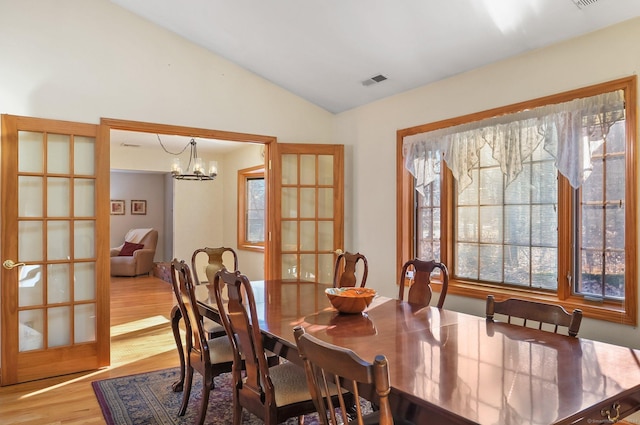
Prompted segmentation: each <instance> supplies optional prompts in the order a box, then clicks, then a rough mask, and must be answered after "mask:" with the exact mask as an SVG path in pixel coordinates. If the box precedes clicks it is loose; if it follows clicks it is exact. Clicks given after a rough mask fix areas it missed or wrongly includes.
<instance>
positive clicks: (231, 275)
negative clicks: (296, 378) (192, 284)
mask: <svg viewBox="0 0 640 425" xmlns="http://www.w3.org/2000/svg"><path fill="white" fill-rule="evenodd" d="M213 287H214V293H215V298H216V305H217V307H218V312H219V313H220V319H221V321H222V325H223V326H224V328H225V331H226V332H227V335H228V336H229V340H230V341H231V346H232V348H233V352H234V361H233V371H232V373H233V380H234V385H236V386H237V387H238V397H239V402H240V405H242V406H245V407H247V408H249V407H251V406H253V408H255V407H257V406H273V407H274V408H275V407H276V402H275V391H274V387H273V383H272V382H271V378H270V376H269V365H268V362H267V357H266V355H265V351H264V346H263V345H262V335H261V333H260V326H259V324H258V323H259V320H258V314H257V312H256V302H255V297H254V295H253V289H252V287H251V283H250V282H249V279H248V278H247V277H246V276H245V275H243V274H241V273H240V272H239V271H238V270H236V271H235V272H230V271H228V270H227V269H224V268H223V269H222V270H220V271H218V273H216V276H215V278H214V280H213ZM225 289H226V291H225ZM223 294H226V296H227V298H228V301H226V302H225V300H224V298H223ZM241 358H242V359H244V372H243V370H242V367H241V364H242V362H241Z"/></svg>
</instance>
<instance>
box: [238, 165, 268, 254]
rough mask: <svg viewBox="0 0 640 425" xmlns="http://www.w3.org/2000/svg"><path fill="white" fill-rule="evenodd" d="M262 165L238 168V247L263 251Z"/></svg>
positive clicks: (263, 200)
mask: <svg viewBox="0 0 640 425" xmlns="http://www.w3.org/2000/svg"><path fill="white" fill-rule="evenodd" d="M264 235H265V181H264V166H262V165H260V166H256V167H252V168H246V169H243V170H238V248H239V249H246V250H253V251H264Z"/></svg>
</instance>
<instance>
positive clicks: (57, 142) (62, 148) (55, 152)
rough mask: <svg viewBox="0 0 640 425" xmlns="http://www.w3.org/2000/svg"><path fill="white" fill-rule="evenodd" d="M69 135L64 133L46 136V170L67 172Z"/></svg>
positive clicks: (58, 172)
mask: <svg viewBox="0 0 640 425" xmlns="http://www.w3.org/2000/svg"><path fill="white" fill-rule="evenodd" d="M70 145H71V137H70V136H69V135H66V134H49V135H48V136H47V172H49V173H54V174H55V173H57V174H69V173H70V171H71V170H70V169H69V147H70Z"/></svg>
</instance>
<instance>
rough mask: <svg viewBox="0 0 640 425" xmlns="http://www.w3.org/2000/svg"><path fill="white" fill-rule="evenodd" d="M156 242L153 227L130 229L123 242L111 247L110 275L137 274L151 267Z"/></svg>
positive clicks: (155, 233) (155, 231) (144, 272)
mask: <svg viewBox="0 0 640 425" xmlns="http://www.w3.org/2000/svg"><path fill="white" fill-rule="evenodd" d="M157 243H158V231H157V230H155V229H131V230H129V231H128V232H127V234H126V235H125V237H124V243H123V244H122V245H120V246H117V247H115V248H111V251H110V255H111V276H138V275H141V274H148V273H149V272H150V271H151V269H152V268H153V257H154V256H155V253H156V245H157Z"/></svg>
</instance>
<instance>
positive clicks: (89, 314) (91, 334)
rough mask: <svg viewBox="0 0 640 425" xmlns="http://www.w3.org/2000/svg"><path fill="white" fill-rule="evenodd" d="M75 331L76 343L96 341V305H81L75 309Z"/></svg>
mask: <svg viewBox="0 0 640 425" xmlns="http://www.w3.org/2000/svg"><path fill="white" fill-rule="evenodd" d="M73 331H74V334H73V339H74V341H75V342H76V343H80V342H89V341H95V340H96V305H95V304H80V305H77V306H75V307H74V315H73Z"/></svg>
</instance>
